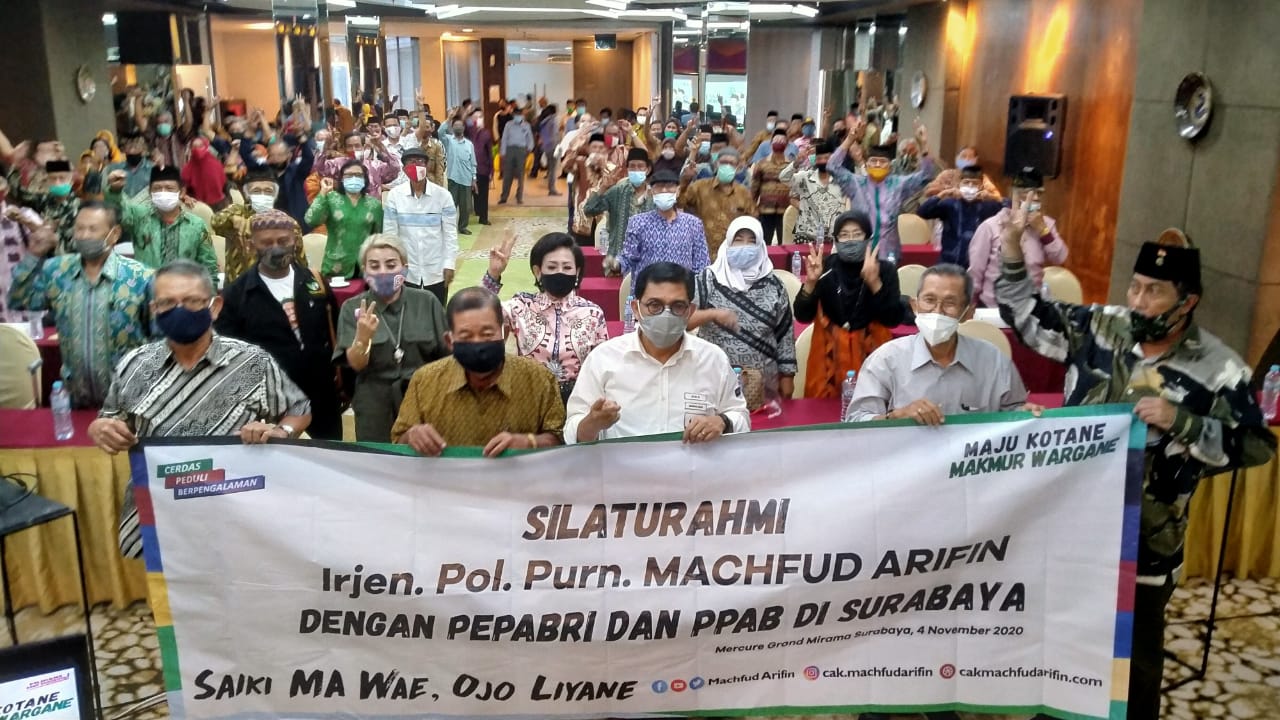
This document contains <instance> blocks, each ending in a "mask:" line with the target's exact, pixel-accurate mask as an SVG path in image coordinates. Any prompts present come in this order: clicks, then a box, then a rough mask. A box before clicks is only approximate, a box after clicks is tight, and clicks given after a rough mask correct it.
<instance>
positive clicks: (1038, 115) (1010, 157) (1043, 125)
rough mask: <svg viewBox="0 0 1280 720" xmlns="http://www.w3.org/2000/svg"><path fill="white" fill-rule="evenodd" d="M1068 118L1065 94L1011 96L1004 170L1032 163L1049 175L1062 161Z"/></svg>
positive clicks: (1013, 171)
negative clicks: (1063, 137)
mask: <svg viewBox="0 0 1280 720" xmlns="http://www.w3.org/2000/svg"><path fill="white" fill-rule="evenodd" d="M1066 119H1067V96H1066V95H1014V96H1012V97H1010V98H1009V124H1008V126H1007V127H1006V128H1005V141H1004V174H1005V175H1014V174H1016V173H1017V172H1018V171H1019V170H1021V169H1022V168H1025V167H1033V168H1035V169H1036V170H1039V171H1040V174H1042V175H1044V176H1045V177H1047V178H1050V177H1057V176H1058V168H1059V167H1061V165H1062V132H1063V128H1064V126H1065V123H1066Z"/></svg>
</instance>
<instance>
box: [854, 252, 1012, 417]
mask: <svg viewBox="0 0 1280 720" xmlns="http://www.w3.org/2000/svg"><path fill="white" fill-rule="evenodd" d="M971 297H973V280H972V278H970V277H969V275H968V274H967V273H966V272H965V269H964V268H962V267H960V266H959V265H949V264H944V265H935V266H933V267H931V268H929V269H928V270H925V271H924V275H923V276H922V277H921V278H920V290H919V292H917V293H916V297H914V298H912V300H911V308H912V310H914V311H915V313H916V326H917V327H919V329H920V332H919V333H918V334H916V335H910V336H907V337H901V338H898V339H896V340H892V341H890V342H887V343H885V344H884V345H881V346H880V347H879V348H877V349H876V351H875V352H873V353H871V355H870V356H868V357H867V359H866V362H864V363H862V372H861V373H860V374H859V375H858V383H857V385H856V386H855V388H854V391H853V400H852V402H850V403H849V410H848V412H847V414H846V417H845V420H846V421H848V422H861V421H864V420H884V419H888V420H895V419H903V418H910V419H912V420H914V421H916V422H917V423H919V424H920V425H941V424H942V423H943V422H944V421H945V419H946V417H947V416H948V415H957V414H961V413H970V412H1002V411H1007V410H1018V409H1021V408H1024V407H1026V408H1028V409H1035V408H1032V407H1030V406H1027V405H1025V403H1026V402H1027V389H1026V387H1024V386H1023V384H1022V378H1021V377H1020V376H1019V375H1018V369H1017V368H1015V367H1014V366H1013V363H1012V362H1011V361H1010V360H1009V358H1007V357H1005V355H1004V353H1002V352H1000V350H999V349H998V348H996V346H995V345H992V344H991V343H989V342H987V341H985V340H980V339H978V338H971V337H964V336H963V335H960V334H958V333H957V332H956V330H957V329H958V328H959V326H960V322H961V321H963V320H966V319H968V318H969V317H970V316H971V315H972V314H973V305H972V303H971V302H970V300H969V299H970V298H971Z"/></svg>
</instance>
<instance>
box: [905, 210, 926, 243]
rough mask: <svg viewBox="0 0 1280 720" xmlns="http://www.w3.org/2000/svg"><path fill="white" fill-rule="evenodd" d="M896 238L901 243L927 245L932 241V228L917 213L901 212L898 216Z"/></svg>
mask: <svg viewBox="0 0 1280 720" xmlns="http://www.w3.org/2000/svg"><path fill="white" fill-rule="evenodd" d="M898 240H899V241H901V242H902V244H903V245H928V244H929V243H930V242H932V241H933V230H932V229H930V228H929V223H928V222H927V221H925V219H924V218H922V217H920V216H919V215H912V214H911V213H902V214H901V215H899V216H898Z"/></svg>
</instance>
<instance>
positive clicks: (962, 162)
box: [956, 155, 978, 170]
mask: <svg viewBox="0 0 1280 720" xmlns="http://www.w3.org/2000/svg"><path fill="white" fill-rule="evenodd" d="M977 164H978V163H976V162H974V161H972V160H969V159H967V158H964V157H962V156H960V155H957V156H956V169H957V170H964V169H965V168H970V167H973V166H974V165H977Z"/></svg>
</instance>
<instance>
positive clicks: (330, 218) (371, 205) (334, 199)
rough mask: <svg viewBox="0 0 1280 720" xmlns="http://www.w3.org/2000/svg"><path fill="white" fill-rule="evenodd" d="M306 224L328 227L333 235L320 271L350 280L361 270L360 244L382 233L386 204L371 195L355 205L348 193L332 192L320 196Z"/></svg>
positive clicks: (330, 275) (309, 209)
mask: <svg viewBox="0 0 1280 720" xmlns="http://www.w3.org/2000/svg"><path fill="white" fill-rule="evenodd" d="M306 221H307V224H308V225H310V226H312V227H315V226H317V225H324V226H325V228H326V229H327V230H328V232H329V240H328V242H327V243H326V244H325V247H324V263H323V264H322V265H321V268H320V270H321V272H322V273H324V276H325V277H334V276H337V275H341V276H342V277H344V278H348V279H350V278H351V277H352V276H353V275H355V273H356V270H358V269H359V268H358V267H357V265H359V262H360V245H361V244H363V243H364V241H365V238H367V237H369V236H370V235H372V234H374V233H378V232H382V203H381V202H378V199H377V198H375V197H373V196H371V195H367V194H366V195H361V196H360V200H359V201H358V202H355V203H353V202H351V199H350V198H348V197H347V195H346V193H342V192H338V191H337V190H331V191H329V192H327V193H321V194H320V195H317V196H316V199H315V202H312V203H311V207H309V208H307V215H306Z"/></svg>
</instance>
